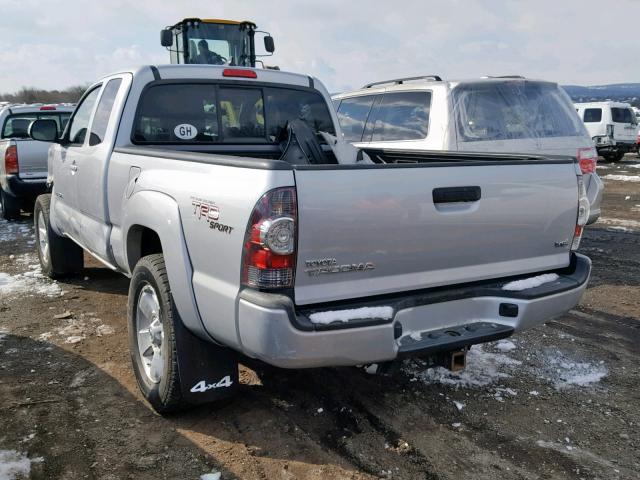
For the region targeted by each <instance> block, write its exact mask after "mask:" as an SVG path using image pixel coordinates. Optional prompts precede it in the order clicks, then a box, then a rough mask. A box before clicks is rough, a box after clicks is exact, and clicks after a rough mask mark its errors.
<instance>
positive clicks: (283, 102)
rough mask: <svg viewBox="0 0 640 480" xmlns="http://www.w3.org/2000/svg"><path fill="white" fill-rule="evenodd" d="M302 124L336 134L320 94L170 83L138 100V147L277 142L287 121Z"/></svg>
mask: <svg viewBox="0 0 640 480" xmlns="http://www.w3.org/2000/svg"><path fill="white" fill-rule="evenodd" d="M296 119H301V120H304V121H305V122H306V123H307V124H308V125H309V126H310V127H311V128H312V129H313V130H314V131H315V132H316V133H317V132H319V131H323V132H327V133H331V134H332V135H335V129H334V127H333V122H332V120H331V115H330V113H329V109H328V108H327V104H326V102H325V100H324V98H323V97H322V95H320V94H319V93H317V92H313V91H304V90H293V89H287V88H269V87H236V86H225V85H216V84H202V83H199V84H167V85H157V86H152V87H151V88H149V89H148V90H147V91H146V92H145V93H144V94H143V96H142V98H141V99H140V103H139V105H138V112H137V115H136V120H135V125H134V130H133V141H134V142H135V143H186V144H211V143H258V144H260V143H279V142H280V141H282V140H283V139H284V137H285V136H286V128H287V124H288V122H290V121H292V120H296Z"/></svg>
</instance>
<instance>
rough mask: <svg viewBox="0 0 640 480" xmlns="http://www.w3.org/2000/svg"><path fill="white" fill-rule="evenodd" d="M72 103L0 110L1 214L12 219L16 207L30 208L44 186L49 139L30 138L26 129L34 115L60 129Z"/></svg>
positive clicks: (64, 123) (17, 215)
mask: <svg viewBox="0 0 640 480" xmlns="http://www.w3.org/2000/svg"><path fill="white" fill-rule="evenodd" d="M72 111H73V107H70V106H66V105H36V106H33V105H11V106H8V107H7V108H4V109H3V110H2V111H0V159H2V161H0V203H1V204H2V218H4V219H5V220H14V219H16V218H18V217H19V215H20V210H21V209H25V210H32V209H33V203H34V201H35V199H36V197H37V196H38V195H40V194H41V193H44V192H45V191H46V190H47V186H46V182H47V150H48V149H49V145H50V144H49V143H45V142H34V141H33V140H31V139H30V138H29V135H28V129H29V125H30V124H31V122H33V121H34V120H37V119H48V120H52V121H53V122H55V123H56V128H58V129H60V130H62V129H63V128H64V127H65V125H66V124H67V121H68V120H69V117H70V116H71V112H72Z"/></svg>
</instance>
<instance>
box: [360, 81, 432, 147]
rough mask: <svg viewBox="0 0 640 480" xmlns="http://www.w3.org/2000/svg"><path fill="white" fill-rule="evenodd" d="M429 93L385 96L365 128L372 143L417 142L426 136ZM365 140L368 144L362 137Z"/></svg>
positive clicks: (403, 93) (386, 94) (405, 93)
mask: <svg viewBox="0 0 640 480" xmlns="http://www.w3.org/2000/svg"><path fill="white" fill-rule="evenodd" d="M430 107H431V92H393V93H385V95H384V97H382V101H381V102H380V104H379V105H378V106H377V107H375V108H374V111H373V112H372V113H371V115H370V118H369V122H368V123H370V124H371V125H369V124H367V132H369V131H371V141H372V142H385V141H393V140H418V139H422V138H425V137H426V136H427V130H428V126H429V110H430ZM364 140H365V141H366V140H369V139H368V138H367V135H365V138H364Z"/></svg>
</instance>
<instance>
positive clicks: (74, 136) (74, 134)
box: [69, 86, 100, 145]
mask: <svg viewBox="0 0 640 480" xmlns="http://www.w3.org/2000/svg"><path fill="white" fill-rule="evenodd" d="M99 92H100V87H99V86H98V87H95V88H94V89H93V90H91V91H90V92H89V93H88V94H87V96H86V97H84V100H82V102H81V103H80V105H78V108H76V111H75V113H74V114H73V118H72V119H71V125H69V142H70V143H71V144H73V145H82V144H84V139H85V137H86V136H87V130H88V128H89V120H90V119H91V112H92V111H93V107H94V106H95V104H96V100H97V99H98V93H99Z"/></svg>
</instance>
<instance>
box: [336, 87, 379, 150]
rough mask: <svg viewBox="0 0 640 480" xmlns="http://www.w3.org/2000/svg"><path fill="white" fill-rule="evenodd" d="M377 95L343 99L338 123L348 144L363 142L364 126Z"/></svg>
mask: <svg viewBox="0 0 640 480" xmlns="http://www.w3.org/2000/svg"><path fill="white" fill-rule="evenodd" d="M375 97H376V96H375V95H366V96H362V97H351V98H343V99H342V102H341V103H340V108H339V109H338V121H339V122H340V127H341V128H342V132H343V133H344V139H345V140H346V141H347V142H359V141H360V140H362V133H363V132H364V124H365V123H366V121H367V117H368V116H369V112H370V111H371V106H372V105H373V100H374V99H375Z"/></svg>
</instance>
